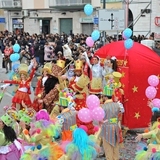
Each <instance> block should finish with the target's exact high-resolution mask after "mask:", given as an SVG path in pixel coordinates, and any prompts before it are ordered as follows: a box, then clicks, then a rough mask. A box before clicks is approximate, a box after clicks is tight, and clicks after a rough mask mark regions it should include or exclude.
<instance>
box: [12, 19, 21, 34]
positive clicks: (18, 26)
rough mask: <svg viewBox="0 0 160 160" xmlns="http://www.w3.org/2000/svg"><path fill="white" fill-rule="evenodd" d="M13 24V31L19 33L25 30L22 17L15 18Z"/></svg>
mask: <svg viewBox="0 0 160 160" xmlns="http://www.w3.org/2000/svg"><path fill="white" fill-rule="evenodd" d="M12 25H13V31H14V32H16V33H17V34H18V33H19V32H22V31H23V30H24V27H23V20H22V19H18V18H13V19H12Z"/></svg>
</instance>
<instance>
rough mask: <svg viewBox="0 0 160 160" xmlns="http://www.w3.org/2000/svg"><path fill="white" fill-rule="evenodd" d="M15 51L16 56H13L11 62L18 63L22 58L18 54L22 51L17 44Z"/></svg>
mask: <svg viewBox="0 0 160 160" xmlns="http://www.w3.org/2000/svg"><path fill="white" fill-rule="evenodd" d="M13 51H14V54H11V56H10V60H11V61H12V62H16V61H18V60H19V58H20V55H19V54H18V52H19V51H20V46H19V44H15V45H14V46H13Z"/></svg>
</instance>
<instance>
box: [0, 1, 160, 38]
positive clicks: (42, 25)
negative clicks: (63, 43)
mask: <svg viewBox="0 0 160 160" xmlns="http://www.w3.org/2000/svg"><path fill="white" fill-rule="evenodd" d="M102 2H103V0H0V8H1V9H4V10H5V13H4V14H5V28H6V29H8V30H9V31H13V30H16V28H18V29H22V30H25V32H29V33H31V34H32V33H38V34H39V33H62V32H65V33H67V34H70V32H73V33H86V34H91V33H92V31H93V28H94V24H93V19H94V16H95V15H98V12H97V9H99V8H101V7H102V5H103V3H102ZM129 2H130V4H129V11H128V12H129V19H128V21H129V24H130V26H131V27H132V28H133V31H134V34H144V35H146V34H148V33H150V32H157V33H160V27H159V26H160V25H159V23H160V19H159V18H158V17H160V0H129ZM87 3H90V4H92V6H93V7H94V13H93V14H92V16H90V17H88V16H86V15H85V14H84V11H83V8H84V5H85V4H87ZM147 6H148V7H147ZM146 7H147V8H146ZM106 8H107V9H125V10H126V4H125V3H124V0H106ZM142 13H143V14H142ZM139 15H140V17H139ZM104 16H105V15H104ZM137 19H138V21H137ZM133 21H134V25H132V24H131V23H132V22H133ZM136 21H137V22H136ZM155 21H156V23H158V25H156V23H155ZM108 33H109V32H108Z"/></svg>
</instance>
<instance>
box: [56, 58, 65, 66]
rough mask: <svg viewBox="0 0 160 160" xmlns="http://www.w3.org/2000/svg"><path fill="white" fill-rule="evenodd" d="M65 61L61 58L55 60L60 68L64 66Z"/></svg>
mask: <svg viewBox="0 0 160 160" xmlns="http://www.w3.org/2000/svg"><path fill="white" fill-rule="evenodd" d="M65 63H66V62H65V61H63V60H60V59H59V60H57V66H59V67H61V68H64V67H65Z"/></svg>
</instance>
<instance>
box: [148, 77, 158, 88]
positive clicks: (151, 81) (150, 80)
mask: <svg viewBox="0 0 160 160" xmlns="http://www.w3.org/2000/svg"><path fill="white" fill-rule="evenodd" d="M148 83H149V85H151V86H153V87H156V86H158V84H159V78H158V77H157V76H155V75H151V76H149V78H148Z"/></svg>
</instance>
